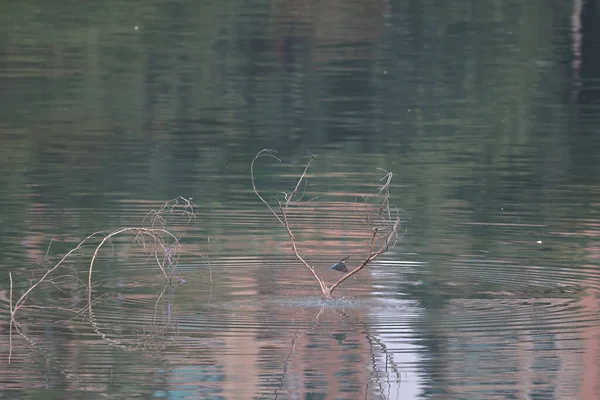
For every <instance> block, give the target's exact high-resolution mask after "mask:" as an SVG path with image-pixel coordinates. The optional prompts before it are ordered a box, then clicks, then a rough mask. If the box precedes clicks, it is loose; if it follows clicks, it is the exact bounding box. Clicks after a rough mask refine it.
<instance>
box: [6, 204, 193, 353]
mask: <svg viewBox="0 0 600 400" xmlns="http://www.w3.org/2000/svg"><path fill="white" fill-rule="evenodd" d="M195 208H196V205H195V204H194V203H193V202H192V201H191V199H186V198H184V197H178V198H176V199H174V200H171V201H168V202H166V203H164V204H163V205H162V206H161V207H160V208H159V209H158V210H153V211H151V212H149V213H148V214H146V217H144V219H146V218H150V219H151V227H150V228H148V227H124V228H119V229H116V230H114V231H112V232H110V233H108V234H106V233H104V232H102V231H98V232H94V233H92V234H91V235H89V236H87V237H86V238H84V239H83V240H82V241H81V242H79V244H77V246H75V247H74V248H73V249H71V250H70V251H69V252H67V253H66V254H65V255H64V256H63V257H62V258H61V259H60V260H59V261H58V262H57V263H56V264H55V265H54V266H53V267H52V268H49V269H48V270H46V272H45V273H44V274H43V275H42V276H41V277H40V278H39V279H38V280H37V281H36V282H33V281H30V286H29V288H28V289H27V290H26V291H25V292H24V293H23V294H22V295H21V297H19V298H18V299H17V301H16V302H13V279H12V274H11V273H9V278H10V295H9V296H10V304H9V311H10V332H9V346H10V350H9V362H10V360H11V358H12V329H13V328H14V329H15V330H16V332H17V333H19V334H20V335H21V336H23V335H24V334H23V333H22V332H21V330H20V328H19V327H20V324H19V323H18V322H17V320H16V315H17V313H18V312H19V310H21V309H22V308H23V307H27V308H31V309H33V308H37V309H55V310H62V311H67V312H71V313H75V314H79V313H80V312H81V311H76V310H71V309H67V308H64V307H60V306H36V305H27V306H26V305H25V303H26V301H27V299H28V297H29V295H30V294H31V293H32V292H33V291H34V290H36V288H38V286H40V285H41V284H42V283H44V282H48V283H49V284H51V285H53V286H54V287H55V288H56V289H58V290H60V291H62V292H65V291H64V290H63V289H62V288H61V287H60V286H59V285H62V284H64V283H63V282H62V281H63V280H64V278H65V277H69V276H74V278H75V282H80V283H82V284H83V285H84V287H85V286H86V285H85V283H83V282H82V281H81V280H80V279H79V277H78V274H77V271H75V270H74V269H73V268H72V267H67V266H65V265H64V263H65V261H66V260H67V258H69V257H70V256H71V255H73V254H74V253H75V252H77V251H78V250H81V249H82V248H84V247H90V246H94V247H95V250H94V253H93V255H92V258H91V260H90V263H89V267H88V281H87V287H86V288H87V306H86V307H85V308H84V310H85V309H87V310H88V312H89V317H90V322H91V324H92V326H93V327H94V329H95V330H96V332H98V334H100V335H101V336H102V337H103V339H106V340H108V341H112V340H109V339H108V338H107V337H105V335H104V334H102V333H101V332H100V330H99V327H98V325H97V324H96V322H95V319H94V316H93V310H92V308H93V304H94V301H93V299H92V294H93V283H94V282H93V269H94V263H95V261H96V259H97V258H98V256H99V252H100V249H101V248H103V246H104V245H105V244H106V243H110V244H111V245H112V241H111V240H112V238H113V237H115V236H117V235H120V234H124V233H132V234H133V235H134V239H133V242H134V243H140V244H141V245H142V246H143V247H144V249H145V250H146V251H148V255H149V257H153V258H154V259H155V261H156V263H157V265H158V267H159V269H160V270H161V272H162V275H163V276H164V278H165V280H167V281H168V282H170V280H171V277H172V276H175V277H177V278H178V279H179V281H180V283H183V282H185V281H184V280H183V279H181V278H179V277H178V276H177V275H175V269H176V267H177V265H178V260H179V252H180V248H181V244H180V242H179V238H178V237H177V236H175V235H174V234H173V233H171V232H170V231H168V230H166V229H165V225H166V224H167V222H166V221H167V220H166V219H165V218H164V215H165V214H169V215H171V214H178V215H179V216H182V217H184V218H187V224H189V223H190V222H192V221H195V219H196V215H195V213H194V210H195ZM156 225H159V226H160V227H155V226H156ZM97 237H98V238H101V240H100V243H99V244H97V245H92V244H90V242H91V241H92V240H93V239H95V238H97ZM51 244H52V241H51V243H50V245H51ZM49 251H50V246H49V247H48V250H47V252H46V255H45V256H44V260H42V263H43V262H44V261H47V260H48V253H49ZM40 265H41V264H40ZM59 268H67V269H71V270H72V271H73V274H72V275H59V276H54V275H53V274H54V273H55V271H57V270H58V269H59ZM37 269H39V266H38V268H36V271H37ZM34 274H35V271H34Z"/></svg>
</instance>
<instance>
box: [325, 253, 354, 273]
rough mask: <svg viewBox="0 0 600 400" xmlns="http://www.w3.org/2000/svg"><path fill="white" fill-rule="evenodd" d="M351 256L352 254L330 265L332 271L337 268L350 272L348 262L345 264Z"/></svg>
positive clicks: (337, 269)
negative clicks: (347, 266)
mask: <svg viewBox="0 0 600 400" xmlns="http://www.w3.org/2000/svg"><path fill="white" fill-rule="evenodd" d="M349 258H350V256H348V257H344V258H342V259H341V260H340V261H338V262H336V263H335V264H333V265H332V266H331V267H329V269H330V270H332V271H333V270H334V269H335V270H336V271H340V272H348V269H347V268H346V264H344V261H346V260H347V259H349Z"/></svg>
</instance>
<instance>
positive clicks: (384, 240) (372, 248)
mask: <svg viewBox="0 0 600 400" xmlns="http://www.w3.org/2000/svg"><path fill="white" fill-rule="evenodd" d="M275 154H277V152H276V151H275V150H271V149H263V150H261V151H260V152H258V154H256V156H255V157H254V159H253V160H252V163H251V164H250V177H251V181H252V189H253V190H254V193H255V194H256V196H258V198H259V199H260V200H261V201H262V202H263V203H264V204H265V205H266V206H267V208H268V209H269V211H270V212H271V213H272V214H273V215H274V216H275V218H277V220H278V221H279V223H280V224H281V225H283V227H284V228H285V229H286V232H287V234H288V236H289V238H290V241H291V244H292V249H293V251H294V255H295V256H296V258H298V260H300V262H301V263H302V264H303V265H304V266H305V267H306V268H307V269H308V270H309V271H310V272H311V274H312V276H313V277H314V278H315V280H316V281H317V283H318V284H319V287H320V288H321V292H322V293H323V295H324V296H325V297H331V294H332V293H333V291H334V290H335V288H337V287H338V286H339V285H341V284H342V283H343V282H344V281H346V280H347V279H349V278H350V277H352V276H354V275H355V274H357V273H358V272H359V271H361V270H362V269H363V268H365V267H366V266H367V265H368V264H369V263H371V262H372V261H373V260H375V259H376V258H377V257H379V256H380V255H382V254H384V253H385V252H387V251H388V250H389V249H390V248H392V247H394V245H395V244H396V241H397V240H398V228H399V226H400V215H399V213H398V211H397V210H396V211H395V212H392V210H391V208H390V203H389V199H390V191H389V189H390V184H391V181H392V177H393V174H392V173H391V172H388V171H385V170H382V171H383V172H385V175H384V176H383V178H382V179H381V181H383V184H382V186H381V187H380V189H379V191H378V193H377V194H376V195H375V196H372V197H366V198H365V199H364V202H363V203H364V207H365V214H366V215H365V218H364V220H363V221H364V222H365V224H366V226H367V227H368V228H369V229H371V230H372V234H371V238H370V244H369V249H368V253H367V255H366V257H365V258H364V261H363V262H362V263H361V264H360V265H359V266H358V267H356V268H355V269H353V270H352V271H350V272H348V273H347V274H345V275H344V276H342V277H341V278H340V279H338V280H337V281H336V282H335V283H334V284H332V285H331V286H328V285H327V284H326V283H325V281H324V280H323V279H322V278H321V277H320V276H319V275H318V274H317V272H316V271H315V267H314V266H311V265H310V264H309V263H308V262H306V260H305V259H304V258H303V257H302V256H301V255H300V252H299V250H298V245H297V242H296V238H295V236H294V233H293V232H292V228H291V227H290V222H289V217H288V216H289V207H290V205H292V204H299V203H300V202H301V200H302V197H303V196H304V192H303V193H302V194H301V195H300V196H299V197H298V190H299V188H300V187H301V185H302V184H303V183H304V187H306V185H307V178H306V174H307V171H308V168H309V167H310V164H311V163H312V161H313V160H314V158H315V156H314V155H313V154H310V153H309V154H310V158H309V160H308V162H307V163H306V166H305V167H304V171H303V172H302V174H301V175H300V177H299V178H298V181H297V182H296V185H295V187H294V189H293V190H292V191H291V192H289V193H288V192H280V193H279V195H278V196H277V199H276V201H277V205H278V209H279V212H280V214H278V213H277V212H276V211H275V210H274V209H273V208H272V207H271V205H270V204H269V202H267V201H266V200H265V199H264V198H263V197H262V196H261V195H260V193H259V192H258V189H257V188H256V180H255V177H254V163H255V162H256V160H258V159H259V158H262V157H270V158H273V159H275V160H277V161H278V162H281V159H279V158H278V157H277V156H276V155H275ZM371 200H373V201H375V202H378V203H377V204H378V205H376V206H375V207H376V210H377V212H376V216H375V217H374V218H373V217H372V216H371V215H370V213H369V208H370V203H369V201H371Z"/></svg>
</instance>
